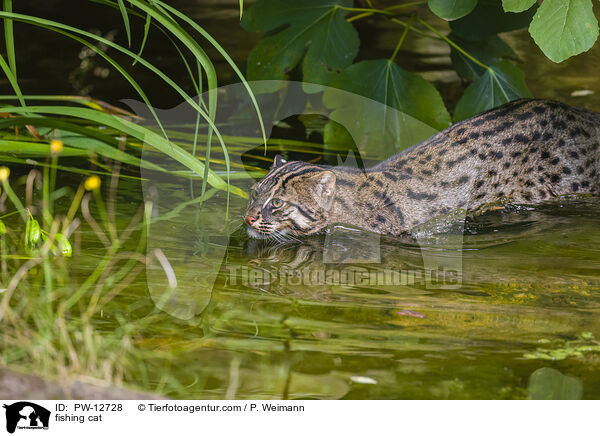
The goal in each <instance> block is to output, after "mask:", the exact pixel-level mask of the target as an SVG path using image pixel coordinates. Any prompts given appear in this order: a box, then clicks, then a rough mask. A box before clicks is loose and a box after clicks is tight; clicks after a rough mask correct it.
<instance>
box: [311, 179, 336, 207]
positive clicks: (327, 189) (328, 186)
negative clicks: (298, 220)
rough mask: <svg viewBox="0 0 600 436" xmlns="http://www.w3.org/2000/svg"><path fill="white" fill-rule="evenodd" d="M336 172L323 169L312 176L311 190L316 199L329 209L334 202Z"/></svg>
mask: <svg viewBox="0 0 600 436" xmlns="http://www.w3.org/2000/svg"><path fill="white" fill-rule="evenodd" d="M335 180H336V178H335V174H334V173H333V172H331V171H321V172H318V173H316V174H314V175H312V176H310V186H309V189H310V192H311V193H312V194H313V195H314V197H315V199H316V200H317V201H318V202H319V203H320V204H321V205H322V206H323V207H324V208H325V209H327V210H328V209H329V208H330V207H331V204H332V203H333V194H334V192H335Z"/></svg>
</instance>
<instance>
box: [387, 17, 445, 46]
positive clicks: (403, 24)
mask: <svg viewBox="0 0 600 436" xmlns="http://www.w3.org/2000/svg"><path fill="white" fill-rule="evenodd" d="M390 20H392V21H393V22H394V23H396V24H400V25H401V26H403V27H408V23H405V22H404V21H400V20H399V19H397V18H390ZM417 20H419V18H418V17H417ZM411 30H412V31H413V32H414V33H416V34H417V35H421V36H422V37H424V38H431V39H437V40H438V41H443V40H444V38H441V37H439V36H436V35H430V34H429V33H425V32H423V31H422V30H419V29H417V28H416V27H411Z"/></svg>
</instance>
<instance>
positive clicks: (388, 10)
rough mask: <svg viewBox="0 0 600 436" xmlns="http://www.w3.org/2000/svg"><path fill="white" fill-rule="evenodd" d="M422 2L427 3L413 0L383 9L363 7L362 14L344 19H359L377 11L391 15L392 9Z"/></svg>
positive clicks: (422, 1) (423, 0) (349, 20)
mask: <svg viewBox="0 0 600 436" xmlns="http://www.w3.org/2000/svg"><path fill="white" fill-rule="evenodd" d="M424 3H427V0H419V1H414V2H408V3H403V4H401V5H395V6H390V7H388V8H385V9H376V8H373V7H371V8H370V9H367V8H364V11H365V12H363V13H362V14H358V15H355V16H353V17H350V18H348V19H347V20H346V21H348V22H352V21H356V20H360V19H361V18H365V17H370V16H371V15H374V14H376V13H379V14H380V13H382V14H384V15H393V14H392V11H393V10H395V9H403V8H408V7H411V6H418V5H422V4H424ZM343 9H345V10H347V8H343ZM356 9H358V8H356ZM355 12H357V11H356V10H355Z"/></svg>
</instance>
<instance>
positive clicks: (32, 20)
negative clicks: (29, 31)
mask: <svg viewBox="0 0 600 436" xmlns="http://www.w3.org/2000/svg"><path fill="white" fill-rule="evenodd" d="M132 2H135V3H136V4H138V3H139V2H137V1H136V0H132ZM144 7H145V8H146V9H147V6H146V5H144ZM150 12H152V13H153V14H156V11H154V10H152V9H150ZM153 16H154V15H153ZM157 16H160V17H161V19H162V20H163V21H166V27H169V28H173V26H172V24H171V23H170V21H169V20H168V19H165V18H164V17H163V16H162V15H160V14H158V15H157ZM0 17H1V18H12V19H14V20H18V21H23V22H25V23H29V24H32V25H36V26H41V27H48V26H49V27H55V28H57V29H63V30H67V31H70V32H73V33H77V34H79V35H82V36H85V37H86V38H89V39H93V40H96V41H98V42H101V43H103V44H105V45H107V46H109V47H111V48H114V49H115V50H118V51H120V52H121V53H124V54H126V55H127V56H130V57H132V58H134V59H137V60H138V62H139V63H140V64H142V65H143V66H145V67H146V68H148V69H149V70H150V71H152V72H153V73H155V74H156V75H158V76H159V77H160V78H161V79H162V80H163V81H165V82H166V83H167V84H168V85H169V86H171V88H173V89H174V90H175V91H176V92H177V93H178V94H179V95H181V96H182V97H183V98H184V100H185V101H186V102H187V103H188V104H189V105H190V106H192V107H193V108H194V109H195V110H196V111H198V113H200V115H201V116H202V117H203V118H204V119H205V121H206V122H207V123H208V125H209V127H210V128H211V129H212V130H213V131H214V134H215V135H216V136H217V138H218V140H219V143H220V144H221V148H222V150H223V151H224V155H225V160H226V162H227V163H229V156H228V155H227V148H226V146H225V142H224V141H223V137H222V136H221V133H220V132H219V130H218V128H217V127H216V125H215V123H214V121H213V118H214V117H210V116H209V115H208V114H206V112H204V110H203V109H202V108H201V107H200V106H199V105H198V104H197V103H196V102H195V101H194V99H193V98H192V97H190V96H189V95H188V94H187V93H186V92H185V91H184V90H183V89H182V88H181V87H180V86H179V85H177V84H176V83H175V82H174V81H173V80H172V79H171V78H170V77H168V76H167V75H166V74H164V73H163V72H162V71H161V70H160V69H158V68H157V67H155V66H154V65H152V64H151V63H150V62H148V61H146V60H145V59H144V58H142V57H140V56H137V55H136V54H135V53H133V52H132V51H130V50H128V49H126V48H124V47H122V46H120V45H119V44H116V43H114V42H112V41H110V40H108V39H106V38H103V37H101V36H98V35H95V34H93V33H90V32H86V31H85V30H81V29H78V28H76V27H72V26H69V25H66V24H63V23H58V22H56V21H52V20H47V19H44V18H40V17H33V16H29V15H23V14H15V13H7V12H1V13H0ZM161 24H165V23H163V22H162V21H161ZM169 30H171V29H169ZM175 30H176V29H175ZM177 33H178V34H179V32H177ZM183 39H184V40H185V41H184V42H185V43H186V45H187V43H188V42H189V40H188V39H187V38H185V37H183ZM190 39H191V37H190ZM193 43H195V41H194V42H193ZM188 47H189V46H188ZM200 50H201V49H200ZM202 53H203V52H202ZM204 56H206V55H205V54H204ZM206 59H208V58H207V57H206ZM209 62H210V61H209ZM202 65H203V66H204V64H202ZM210 65H211V66H212V64H210ZM213 72H214V69H213ZM214 79H216V75H215V77H214ZM213 86H214V83H213ZM212 91H214V94H216V89H213V90H212ZM212 104H213V106H214V109H213V110H216V99H213V101H212ZM209 106H210V104H209ZM188 168H190V169H191V167H189V166H188ZM203 170H204V166H202V172H203ZM198 174H201V173H198ZM219 180H220V181H221V182H222V183H223V184H224V186H225V190H226V189H227V187H228V186H229V185H228V184H227V183H226V182H224V181H223V180H222V179H220V178H219ZM238 192H242V196H243V197H244V198H245V197H246V194H245V193H243V191H241V190H239V189H238Z"/></svg>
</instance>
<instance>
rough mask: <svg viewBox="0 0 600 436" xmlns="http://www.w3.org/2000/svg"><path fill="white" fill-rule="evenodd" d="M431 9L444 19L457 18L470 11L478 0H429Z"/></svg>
mask: <svg viewBox="0 0 600 436" xmlns="http://www.w3.org/2000/svg"><path fill="white" fill-rule="evenodd" d="M428 5H429V9H431V11H432V12H433V13H434V14H436V15H437V16H438V17H440V18H443V19H444V20H456V19H458V18H462V17H464V16H465V15H467V14H468V13H470V12H471V11H472V10H473V9H475V6H476V5H477V0H429V1H428Z"/></svg>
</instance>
